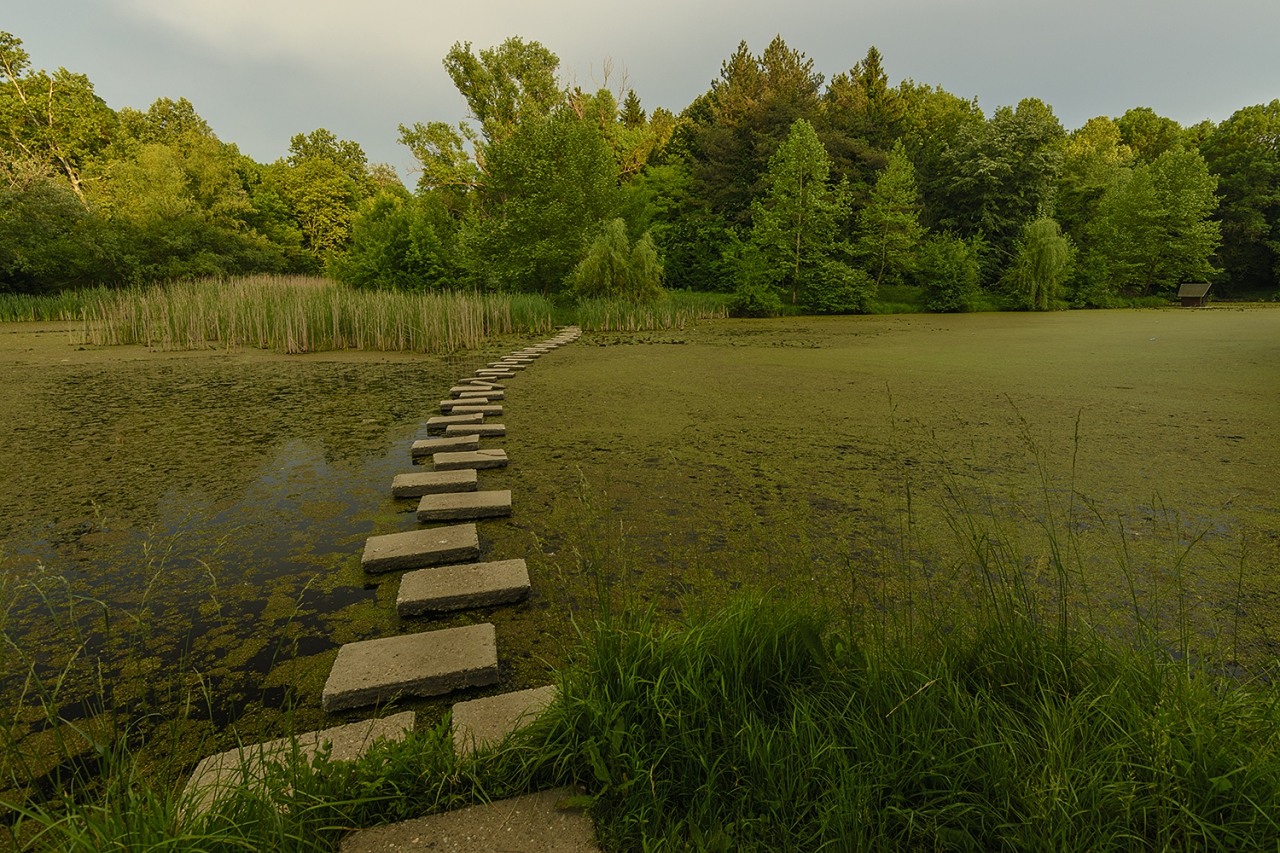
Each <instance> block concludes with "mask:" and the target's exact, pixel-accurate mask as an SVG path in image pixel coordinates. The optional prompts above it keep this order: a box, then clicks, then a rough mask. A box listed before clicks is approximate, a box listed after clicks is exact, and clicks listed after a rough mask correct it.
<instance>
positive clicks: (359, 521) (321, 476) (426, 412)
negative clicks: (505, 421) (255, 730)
mask: <svg viewBox="0 0 1280 853" xmlns="http://www.w3.org/2000/svg"><path fill="white" fill-rule="evenodd" d="M461 369H465V367H463V366H454V367H450V366H447V365H444V364H442V363H440V362H428V363H427V364H412V363H382V364H380V363H362V364H343V363H341V362H334V363H317V362H313V363H299V362H273V363H267V364H256V365H243V364H241V365H237V364H225V363H223V364H219V363H216V362H215V363H210V362H208V361H201V360H194V359H193V360H190V361H178V362H172V363H164V364H156V363H151V364H147V363H142V364H117V365H110V366H108V367H106V368H103V367H102V366H93V367H89V368H85V370H84V371H83V372H82V373H81V374H77V373H75V372H68V373H64V374H62V375H61V376H57V377H48V376H44V377H40V378H41V379H43V380H44V381H45V382H46V387H45V388H43V389H39V390H40V391H42V392H43V393H40V394H35V395H33V396H34V397H35V401H36V403H37V404H43V405H33V406H31V407H30V408H24V409H22V410H20V411H15V412H14V413H13V414H12V415H6V416H5V419H6V420H8V419H10V418H12V420H13V421H14V426H13V432H14V434H15V435H17V436H19V439H20V440H19V442H16V443H15V446H10V448H9V452H8V453H5V452H4V451H0V464H4V465H7V466H8V467H9V468H10V470H13V471H16V473H15V476H13V477H12V478H6V479H8V480H9V483H8V484H7V485H6V488H5V489H4V490H3V492H4V494H3V495H0V513H5V514H7V515H8V517H9V521H8V523H7V525H6V526H4V527H3V528H0V536H3V537H4V539H3V540H2V541H3V551H2V552H0V556H3V557H4V558H5V564H4V565H5V572H6V574H7V575H8V576H9V577H8V579H9V580H11V581H12V580H13V579H15V578H23V579H31V578H32V577H38V576H39V572H38V570H37V568H36V567H37V566H38V565H40V564H42V565H43V567H44V574H45V579H44V580H43V581H42V582H41V584H40V586H41V588H42V589H43V590H45V593H44V594H40V593H37V592H36V591H35V590H34V589H32V588H30V587H28V588H22V587H18V588H17V590H16V598H15V599H14V600H13V601H12V606H11V607H10V609H9V615H8V620H7V623H6V625H5V629H6V631H7V633H8V634H9V636H10V637H12V638H13V639H14V640H15V642H16V643H17V644H18V645H19V647H21V648H22V649H23V651H24V653H25V654H26V655H27V656H29V657H30V659H32V660H35V661H37V663H38V664H39V665H41V666H42V667H51V668H53V669H57V668H60V667H61V666H63V665H65V663H66V661H67V660H68V659H69V654H70V650H71V649H73V648H74V647H75V646H76V645H78V644H79V643H81V642H83V643H84V644H85V647H84V651H83V652H82V653H81V655H82V658H85V659H89V658H92V657H93V656H95V655H101V654H102V652H103V651H104V639H103V638H104V629H105V627H106V625H107V624H108V623H107V622H106V621H105V620H104V618H103V614H104V610H105V612H106V613H107V614H108V615H109V616H110V618H111V621H112V623H114V625H115V626H118V627H113V628H112V631H114V632H115V634H116V635H117V638H119V637H121V636H125V635H128V634H129V632H130V630H131V629H134V628H136V627H137V626H138V625H139V624H145V625H146V627H147V631H143V632H137V631H135V636H134V637H133V638H132V639H134V640H136V639H137V637H138V636H141V635H142V634H147V635H148V636H147V637H146V639H145V640H144V645H145V653H146V654H147V655H149V656H154V657H156V658H158V659H160V660H161V661H163V662H165V663H166V664H170V665H171V664H174V663H177V662H179V661H182V662H183V665H185V666H189V667H192V668H194V669H195V670H198V671H200V672H202V673H215V676H214V677H215V679H221V680H223V681H224V682H226V683H227V684H228V685H231V684H232V683H234V684H238V685H239V687H238V688H235V687H232V689H230V690H229V691H228V692H229V693H231V694H234V693H235V692H236V691H237V689H238V690H239V692H241V693H244V694H252V693H254V692H255V691H254V689H253V686H252V685H253V683H254V682H255V681H259V680H261V679H260V674H261V673H265V672H266V671H267V670H268V669H270V667H271V664H272V663H273V661H275V660H278V659H280V657H281V654H283V653H285V652H282V649H283V648H284V647H285V646H286V645H287V646H288V650H287V654H290V655H293V654H297V655H307V654H314V653H317V652H320V651H324V650H326V649H329V648H333V647H336V645H338V643H337V642H336V641H335V640H334V639H333V635H334V633H335V630H334V629H335V626H336V625H337V624H339V623H341V622H342V621H343V619H344V618H345V617H344V614H343V611H344V610H347V609H348V608H350V607H352V606H357V607H359V606H362V605H368V604H369V603H372V601H373V599H374V597H375V596H376V594H377V589H376V584H377V583H379V582H381V581H382V580H384V579H382V578H370V577H368V576H366V575H365V574H364V573H363V572H361V571H360V570H359V554H360V551H361V549H362V547H363V543H364V539H365V537H367V536H368V535H369V534H370V533H371V532H372V531H373V529H374V527H375V525H377V524H379V523H380V522H382V523H383V528H384V529H385V528H386V526H387V525H386V524H385V522H386V521H387V520H388V519H390V520H391V523H392V526H397V527H398V526H400V525H401V524H403V527H404V528H405V529H408V528H409V527H410V526H412V525H411V524H410V522H411V521H412V516H411V515H409V514H408V513H409V510H411V509H412V506H411V505H410V502H406V501H401V502H393V501H392V500H391V499H390V485H391V480H392V478H393V477H394V476H395V475H396V474H397V473H401V472H403V471H406V470H410V469H411V460H410V456H409V444H410V443H411V441H412V440H413V439H414V438H415V437H419V436H421V435H423V434H425V429H424V425H425V421H426V418H427V417H429V416H430V415H432V414H434V413H435V412H434V409H435V407H436V406H435V404H436V401H438V400H439V399H441V396H440V395H442V394H445V393H447V391H446V389H447V387H448V384H449V381H450V380H451V379H452V378H453V377H454V376H455V375H456V374H457V372H458V371H459V370H461ZM6 432H8V430H6ZM68 435H71V436H76V441H77V443H79V444H83V445H85V446H86V447H87V449H86V450H85V451H80V452H77V453H74V454H69V453H68V452H67V446H66V444H67V443H66V440H65V436H68ZM16 445H20V446H16ZM15 466H16V467H15ZM49 483H53V484H59V483H63V484H66V486H65V487H64V488H61V489H52V490H51V489H49V488H48V487H47V484H49ZM41 484H45V488H44V489H43V490H42V489H40V488H39V486H40V485H41ZM402 513H403V515H402ZM61 579H65V585H64V584H63V583H62V582H61ZM10 597H11V598H13V595H11V596H10ZM8 603H9V602H6V604H8ZM67 617H70V618H67ZM334 620H337V622H334ZM107 652H108V653H107V655H106V657H107V658H108V659H111V658H113V657H118V656H119V649H117V650H116V652H115V653H112V652H111V651H110V650H109V649H108V650H107ZM132 653H133V654H135V655H136V654H137V651H136V648H135V649H134V651H133V652H132ZM16 663H17V662H16V661H10V662H9V663H8V665H7V669H8V671H7V672H5V681H6V684H5V686H4V690H5V692H6V693H8V692H9V691H11V690H13V689H15V688H16V687H17V679H18V678H19V677H20V676H21V674H22V670H23V669H24V668H23V667H21V666H18V665H16ZM255 673H256V674H257V675H255ZM68 710H74V708H70V707H69V708H68Z"/></svg>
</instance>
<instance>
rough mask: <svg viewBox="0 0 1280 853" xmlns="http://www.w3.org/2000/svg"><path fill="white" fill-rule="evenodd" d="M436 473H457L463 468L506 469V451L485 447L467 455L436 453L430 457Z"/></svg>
mask: <svg viewBox="0 0 1280 853" xmlns="http://www.w3.org/2000/svg"><path fill="white" fill-rule="evenodd" d="M431 461H432V462H434V463H435V466H436V470H437V471H457V470H460V469H463V468H472V469H475V468H506V467H507V451H505V450H503V449H501V448H498V447H486V448H485V449H484V450H474V451H471V452H467V453H437V454H436V455H435V456H433V457H431Z"/></svg>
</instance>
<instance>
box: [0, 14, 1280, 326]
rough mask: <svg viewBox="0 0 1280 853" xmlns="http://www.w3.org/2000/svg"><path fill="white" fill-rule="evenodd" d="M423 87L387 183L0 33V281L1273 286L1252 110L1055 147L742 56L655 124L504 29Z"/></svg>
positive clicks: (1096, 123)
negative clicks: (427, 108)
mask: <svg viewBox="0 0 1280 853" xmlns="http://www.w3.org/2000/svg"><path fill="white" fill-rule="evenodd" d="M444 64H445V68H446V70H447V71H448V73H449V74H450V76H451V77H452V79H453V81H454V83H455V84H456V86H457V88H458V90H459V92H461V93H462V95H463V97H464V98H465V100H466V102H467V105H468V108H469V112H470V117H471V121H470V122H464V123H462V124H461V125H458V126H453V125H449V124H445V123H442V122H427V123H417V124H412V125H402V126H401V128H400V141H401V142H402V143H403V144H404V145H405V146H407V147H408V149H409V150H410V151H411V152H412V154H413V156H414V157H415V158H416V160H417V163H418V166H419V169H418V174H417V184H416V187H415V188H414V189H413V191H410V190H408V189H406V188H405V186H404V185H403V184H402V183H401V182H400V180H399V179H398V177H397V176H396V174H395V172H394V170H392V169H391V168H390V167H387V166H379V165H371V164H369V163H368V161H367V158H366V157H365V155H364V152H363V151H362V150H361V148H360V146H359V145H358V144H356V143H354V142H349V141H344V140H339V139H337V138H336V137H335V136H334V135H333V134H331V133H329V132H328V131H325V130H323V129H319V130H316V131H314V132H312V133H310V134H305V135H304V134H299V135H297V136H295V137H294V138H293V139H292V140H291V143H290V147H289V156H288V157H286V158H284V159H282V160H279V161H277V162H275V163H271V164H260V163H257V162H255V161H254V160H252V159H251V158H249V157H247V156H245V155H243V154H241V153H240V152H239V150H238V149H237V148H236V146H235V145H232V144H228V143H224V142H222V141H220V140H219V139H218V138H217V137H216V136H215V135H214V133H213V132H212V130H211V129H210V128H209V126H208V125H207V124H206V123H205V122H204V121H203V120H202V119H201V118H200V117H199V116H198V115H197V114H196V112H195V110H194V109H193V108H192V106H191V104H190V103H188V102H187V101H186V100H178V101H176V102H175V101H170V100H168V99H161V100H159V101H157V102H156V103H155V104H153V105H152V106H151V107H150V109H148V110H147V111H146V112H139V111H137V110H132V109H128V108H125V109H121V110H119V111H114V110H112V109H110V108H109V107H108V106H107V105H106V104H105V103H103V102H102V100H101V99H100V98H98V97H97V96H96V95H95V94H94V92H93V86H92V84H91V83H90V81H89V80H88V79H87V78H85V77H84V76H83V75H77V74H73V73H70V72H68V71H66V70H65V69H60V70H59V71H58V72H56V73H54V74H49V73H46V72H44V71H35V70H33V68H32V66H31V65H30V62H29V58H28V56H27V54H26V53H25V52H24V51H23V50H22V48H21V42H20V41H19V40H18V39H16V38H14V37H13V36H10V35H8V34H0V169H3V173H4V174H3V177H4V180H3V181H0V289H7V290H12V291H20V292H42V291H49V290H56V289H60V288H64V287H69V286H80V285H88V284H105V285H108V286H118V285H125V284H132V283H140V282H145V281H155V280H164V279H172V278H180V277H190V276H201V275H232V274H243V273H249V272H312V273H314V272H324V273H327V274H329V275H332V276H333V277H335V278H338V279H340V280H343V281H346V282H349V283H351V284H353V285H356V286H359V287H379V288H398V289H409V290H424V289H425V290H435V289H443V288H455V287H465V288H476V289H481V290H505V291H517V292H533V293H542V294H547V295H556V294H566V295H569V296H577V297H600V296H626V297H629V298H632V299H636V300H642V299H645V298H648V297H650V296H652V295H653V294H656V293H658V292H659V290H660V288H661V287H662V286H663V285H664V284H665V286H666V287H671V288H682V289H692V290H703V291H721V292H732V293H735V294H736V296H735V300H736V304H737V306H738V310H740V311H741V312H743V313H762V314H763V313H773V312H776V311H778V310H779V309H780V308H781V306H782V304H783V303H790V304H794V305H797V306H800V307H801V308H803V309H806V310H810V311H818V312H846V311H862V310H867V309H868V308H869V307H870V306H871V304H872V300H873V299H875V298H876V295H877V294H878V293H881V294H882V293H883V292H884V289H886V288H888V287H889V286H893V285H909V286H913V287H918V288H920V290H919V291H918V292H920V293H921V294H922V300H923V302H924V304H925V305H927V307H928V308H929V309H930V310H937V311H957V310H970V309H973V308H977V307H983V306H986V307H994V306H1004V307H1021V308H1028V309H1048V308H1055V307H1064V306H1067V305H1071V306H1079V307H1084V306H1107V305H1113V304H1117V303H1118V302H1119V301H1120V300H1124V299H1128V298H1134V297H1144V296H1168V295H1169V294H1170V293H1171V292H1173V290H1174V289H1176V287H1177V285H1178V284H1179V283H1181V282H1183V281H1188V280H1199V281H1213V282H1215V285H1216V291H1217V292H1218V293H1225V294H1260V293H1271V292H1273V291H1274V290H1275V289H1276V287H1277V281H1278V280H1280V226H1278V225H1277V221H1278V220H1280V100H1278V101H1272V102H1271V103H1270V104H1268V105H1259V106H1253V107H1246V108H1244V109H1241V110H1239V111H1238V112H1236V113H1235V114H1234V115H1233V116H1231V117H1230V118H1229V119H1227V120H1226V121H1224V122H1222V123H1220V124H1217V125H1214V124H1213V123H1211V122H1208V121H1205V122H1202V123H1200V124H1198V125H1194V126H1191V127H1182V126H1180V125H1179V124H1178V123H1177V122H1175V121H1173V120H1172V119H1168V118H1165V117H1162V116H1159V115H1157V114H1156V113H1155V112H1154V111H1152V110H1150V109H1148V108H1145V107H1139V108H1135V109H1131V110H1129V111H1128V112H1126V113H1125V114H1124V115H1123V116H1120V117H1118V118H1114V119H1112V118H1108V117H1105V116H1101V117H1098V118H1094V119H1091V120H1089V121H1088V122H1086V123H1085V124H1084V126H1083V127H1080V128H1078V129H1075V130H1073V131H1068V130H1066V129H1065V128H1064V127H1063V126H1062V124H1061V123H1060V122H1059V120H1058V119H1057V118H1056V117H1055V116H1054V114H1053V110H1052V108H1051V107H1049V106H1048V105H1047V104H1044V103H1043V102H1041V101H1039V100H1037V99H1034V98H1028V99H1025V100H1023V101H1022V102H1020V103H1019V104H1017V105H1016V106H1014V107H1000V108H998V109H996V110H995V111H994V112H993V113H991V114H990V115H989V116H988V115H986V114H984V113H983V111H982V110H981V109H980V108H979V107H978V104H977V102H976V100H965V99H963V98H960V97H957V96H955V95H952V94H950V93H948V92H946V91H944V90H942V89H940V88H936V87H931V86H925V85H920V84H917V83H915V82H913V81H911V80H906V81H903V82H902V83H900V84H899V85H897V86H891V85H890V84H889V81H888V78H887V76H886V74H885V72H884V69H883V64H882V58H881V56H880V54H879V53H878V52H877V51H876V50H875V48H872V49H871V50H870V51H869V52H868V53H867V55H866V58H865V59H863V60H862V61H861V62H859V63H857V64H856V65H855V66H854V67H853V68H851V69H849V70H848V71H844V72H841V73H838V74H836V75H835V76H833V77H831V78H830V79H829V80H828V79H827V78H826V77H825V76H824V75H823V74H822V73H819V72H818V71H817V70H815V68H814V63H813V61H812V60H810V59H808V58H806V57H805V55H804V54H803V53H801V52H799V51H797V50H794V49H792V48H791V47H789V46H788V45H787V44H785V43H784V42H783V40H782V39H781V38H777V39H775V40H774V41H773V42H772V43H771V44H769V45H768V47H766V48H765V50H764V51H763V52H762V53H760V54H759V55H756V54H753V53H752V52H751V51H750V49H749V48H748V47H747V45H746V44H745V43H744V44H742V45H741V46H740V47H739V48H738V50H737V51H736V52H735V53H734V55H733V56H731V57H729V58H728V59H727V60H725V62H724V63H723V65H722V68H721V73H720V75H719V77H718V78H717V79H716V80H714V81H713V82H712V84H711V87H710V88H709V89H708V91H707V92H705V93H704V94H702V95H700V96H699V97H698V98H696V99H695V100H694V102H693V103H692V104H690V105H689V106H688V107H686V108H685V109H684V110H683V111H682V112H681V113H680V114H679V115H674V114H672V113H670V112H668V111H666V110H663V109H661V108H659V109H655V110H653V111H652V112H646V110H645V109H644V108H643V106H642V104H641V101H640V99H639V97H638V96H637V94H636V93H635V92H633V91H629V90H627V89H625V88H624V89H622V90H621V91H619V92H614V91H612V90H610V89H609V88H608V85H607V80H606V85H605V87H603V88H601V89H600V90H598V91H596V92H587V91H584V90H582V89H581V88H578V87H572V86H571V87H565V86H564V85H563V84H562V83H561V81H560V77H559V60H558V58H557V57H556V56H555V55H554V54H553V53H552V52H550V51H549V50H547V49H546V48H545V47H543V46H542V45H540V44H538V43H537V42H526V41H523V40H521V39H519V38H512V39H509V40H507V41H506V42H504V43H503V44H502V45H500V46H498V47H495V48H492V49H488V50H480V51H479V52H475V51H473V50H472V47H471V45H469V44H465V45H463V44H459V45H455V46H454V47H453V49H451V50H450V51H449V54H448V55H447V56H446V57H445V61H444Z"/></svg>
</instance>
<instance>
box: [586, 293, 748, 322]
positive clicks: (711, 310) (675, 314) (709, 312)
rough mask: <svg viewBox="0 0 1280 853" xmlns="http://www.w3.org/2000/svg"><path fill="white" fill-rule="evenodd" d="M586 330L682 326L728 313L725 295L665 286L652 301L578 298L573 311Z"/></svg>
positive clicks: (724, 315)
mask: <svg viewBox="0 0 1280 853" xmlns="http://www.w3.org/2000/svg"><path fill="white" fill-rule="evenodd" d="M573 316H574V318H575V323H576V324H577V325H578V326H580V327H581V328H582V329H583V330H584V331H588V332H649V331H660V330H671V329H683V328H684V327H685V326H688V325H690V324H692V323H696V322H697V321H698V320H711V319H720V318H724V317H728V316H729V298H728V296H726V295H725V294H720V293H695V292H692V291H687V290H667V291H664V292H663V295H662V296H661V297H660V298H658V299H656V300H654V301H653V302H642V303H634V302H629V301H627V300H625V299H582V300H579V301H578V303H577V304H576V306H575V308H574V312H573Z"/></svg>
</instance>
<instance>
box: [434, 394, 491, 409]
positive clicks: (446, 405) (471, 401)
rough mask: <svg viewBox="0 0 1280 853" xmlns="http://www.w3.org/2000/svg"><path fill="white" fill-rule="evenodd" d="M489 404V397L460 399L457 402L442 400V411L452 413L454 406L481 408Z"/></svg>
mask: <svg viewBox="0 0 1280 853" xmlns="http://www.w3.org/2000/svg"><path fill="white" fill-rule="evenodd" d="M487 402H489V398H488V397H459V398H458V399H456V400H441V401H440V411H442V412H452V411H453V407H454V406H479V405H483V404H484V403H487Z"/></svg>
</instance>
